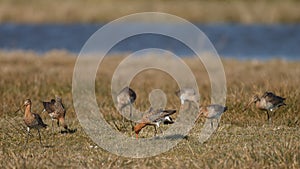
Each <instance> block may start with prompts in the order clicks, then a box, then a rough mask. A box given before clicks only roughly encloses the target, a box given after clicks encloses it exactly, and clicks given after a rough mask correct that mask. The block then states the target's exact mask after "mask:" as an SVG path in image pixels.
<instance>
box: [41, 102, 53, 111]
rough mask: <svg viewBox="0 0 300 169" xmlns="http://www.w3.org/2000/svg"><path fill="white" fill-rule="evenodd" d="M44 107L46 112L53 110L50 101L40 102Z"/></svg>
mask: <svg viewBox="0 0 300 169" xmlns="http://www.w3.org/2000/svg"><path fill="white" fill-rule="evenodd" d="M42 103H43V106H44V109H45V110H46V111H47V112H48V113H52V112H54V111H55V106H54V104H53V103H51V102H42Z"/></svg>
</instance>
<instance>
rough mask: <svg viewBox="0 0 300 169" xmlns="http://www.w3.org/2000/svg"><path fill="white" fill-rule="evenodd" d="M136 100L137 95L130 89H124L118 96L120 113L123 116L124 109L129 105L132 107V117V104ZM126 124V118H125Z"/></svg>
mask: <svg viewBox="0 0 300 169" xmlns="http://www.w3.org/2000/svg"><path fill="white" fill-rule="evenodd" d="M135 99H136V93H135V92H134V91H133V90H132V89H131V88H129V87H125V88H124V89H122V90H121V91H120V92H119V94H118V96H117V108H118V111H119V112H121V113H122V114H123V112H122V111H123V109H124V108H125V107H126V106H128V105H129V107H130V117H132V104H133V103H134V101H135ZM123 123H124V116H123Z"/></svg>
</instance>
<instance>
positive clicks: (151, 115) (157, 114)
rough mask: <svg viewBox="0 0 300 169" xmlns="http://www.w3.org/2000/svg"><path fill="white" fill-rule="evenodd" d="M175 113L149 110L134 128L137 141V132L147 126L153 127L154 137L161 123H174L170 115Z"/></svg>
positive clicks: (173, 111)
mask: <svg viewBox="0 0 300 169" xmlns="http://www.w3.org/2000/svg"><path fill="white" fill-rule="evenodd" d="M175 112H176V110H161V109H159V110H153V109H152V108H150V110H149V111H148V112H147V113H146V114H144V115H143V117H142V119H141V120H139V121H138V124H137V125H136V126H134V132H135V134H136V138H137V139H138V134H139V132H140V131H141V130H142V129H143V128H144V127H146V126H148V125H151V126H154V130H155V133H154V134H155V136H156V134H157V129H156V127H158V128H159V126H160V124H161V123H164V124H172V123H174V121H173V119H172V118H171V117H170V115H172V114H174V113H175ZM159 129H160V128H159ZM160 131H161V129H160ZM161 132H162V131H161Z"/></svg>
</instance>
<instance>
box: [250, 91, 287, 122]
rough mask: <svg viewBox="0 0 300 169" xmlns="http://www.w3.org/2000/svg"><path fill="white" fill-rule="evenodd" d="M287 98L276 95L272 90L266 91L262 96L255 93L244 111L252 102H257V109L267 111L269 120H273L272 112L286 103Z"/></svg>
mask: <svg viewBox="0 0 300 169" xmlns="http://www.w3.org/2000/svg"><path fill="white" fill-rule="evenodd" d="M284 100H285V98H283V97H280V96H277V95H275V94H274V93H272V92H265V93H264V94H263V95H262V96H261V97H259V96H258V95H254V97H253V98H252V100H251V101H250V103H249V104H248V105H247V106H246V108H245V109H244V111H245V110H246V109H247V108H248V107H249V106H250V105H251V104H252V103H255V106H256V108H257V109H259V110H262V111H266V112H267V118H268V121H269V122H271V121H272V120H271V117H270V112H275V111H276V110H277V109H278V108H279V107H281V106H284V105H286V104H285V103H284Z"/></svg>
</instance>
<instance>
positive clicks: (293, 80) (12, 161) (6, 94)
mask: <svg viewBox="0 0 300 169" xmlns="http://www.w3.org/2000/svg"><path fill="white" fill-rule="evenodd" d="M123 57H124V56H115V57H108V58H106V59H105V60H104V61H103V63H102V64H101V65H100V67H101V71H100V70H99V72H98V75H97V78H96V95H97V100H98V103H99V105H100V108H101V109H102V110H103V112H104V114H103V115H104V117H105V118H106V119H107V121H108V122H111V121H112V119H116V121H117V122H118V123H117V124H119V123H120V122H121V116H120V115H119V114H118V113H117V111H116V109H115V108H114V107H113V102H112V99H111V95H110V79H111V76H112V74H113V71H114V69H115V68H116V66H117V65H118V64H119V62H120V61H121V60H122V58H123ZM75 59H76V58H75V57H74V55H72V54H69V53H67V52H63V51H51V52H48V53H45V54H41V55H39V54H36V53H33V52H23V51H19V52H18V51H15V52H3V51H2V52H0V77H1V79H0V86H1V88H0V90H1V100H2V101H1V103H2V104H1V107H0V108H1V111H0V116H1V119H0V124H1V142H0V144H1V153H0V161H1V166H2V168H120V167H123V168H183V167H184V168H300V128H299V126H300V112H299V110H300V88H299V84H300V78H299V77H300V62H294V61H293V62H292V61H283V60H270V61H263V62H262V61H255V60H252V61H237V60H231V59H224V60H223V64H224V68H225V74H226V78H227V106H228V111H227V112H226V113H225V114H224V115H223V116H222V119H221V123H220V127H219V128H218V130H217V131H216V132H215V133H214V134H213V135H212V136H211V137H210V138H209V140H208V141H207V142H205V143H203V144H200V143H199V142H198V137H197V134H198V133H199V131H200V130H201V128H202V126H203V122H204V119H201V120H199V121H198V122H197V123H196V124H195V126H194V128H193V129H192V130H191V131H190V133H189V134H188V137H187V138H186V139H184V140H182V141H181V142H180V143H179V144H178V145H177V146H175V147H174V148H173V149H171V150H170V151H168V152H165V153H163V154H160V155H158V156H154V157H149V158H145V159H134V158H125V157H121V156H117V155H114V154H111V153H109V152H107V151H105V150H103V149H102V148H99V147H97V146H96V144H95V143H94V142H93V141H92V140H91V139H90V138H89V137H88V135H87V134H86V133H85V132H84V131H83V129H82V127H81V125H80V123H79V121H78V120H77V118H76V113H75V112H74V108H73V104H72V73H73V68H74V63H75ZM185 61H186V63H187V64H188V65H189V66H190V67H191V69H192V71H193V72H194V74H195V76H196V78H197V82H198V84H199V91H200V93H201V96H202V101H203V104H208V103H209V98H210V97H209V95H210V90H209V89H210V83H209V80H208V77H207V73H206V71H205V69H204V67H203V66H199V65H200V64H201V63H200V61H198V60H194V59H188V58H186V59H185ZM154 75H155V76H154ZM161 79H169V80H164V81H161ZM173 82H174V81H173V80H172V79H171V77H169V76H167V75H166V74H164V73H162V72H159V71H154V70H152V71H151V70H149V71H145V72H142V73H140V74H139V75H138V76H137V77H135V78H134V79H133V81H132V85H131V87H132V88H134V89H135V90H136V92H137V94H138V98H137V101H136V104H135V106H136V107H139V108H141V109H143V110H146V109H147V108H148V107H149V102H148V93H149V92H150V91H151V90H152V89H153V88H161V89H163V90H164V91H165V92H166V94H167V98H168V104H167V108H175V109H177V110H178V109H179V107H180V101H179V99H178V98H177V97H174V96H175V95H174V93H173V92H174V91H175V90H176V89H177V85H174V84H173ZM264 91H273V92H275V93H276V94H278V95H281V96H284V97H286V98H287V100H286V104H287V106H285V107H282V108H280V109H279V110H278V111H277V112H276V113H275V115H274V116H273V123H272V124H266V114H265V113H264V112H260V111H257V110H255V109H254V108H253V107H252V108H251V109H249V110H247V111H245V112H242V109H243V108H244V106H245V105H246V104H247V103H248V102H249V99H250V98H251V97H252V96H253V95H254V94H262V93H263V92H264ZM56 94H57V95H61V96H62V98H63V102H64V104H65V106H66V107H67V108H68V110H67V115H66V120H67V123H68V124H69V127H70V128H71V129H77V131H76V132H75V133H73V134H61V133H60V132H59V131H60V130H61V129H58V128H55V133H54V135H53V134H52V132H51V128H48V129H46V130H42V139H43V143H44V144H45V145H50V146H49V147H47V148H46V147H44V148H42V147H40V145H39V142H38V137H37V132H36V131H34V130H33V131H32V132H31V133H32V136H30V140H29V143H28V145H27V147H26V148H24V147H23V145H24V143H25V136H26V130H25V125H24V124H23V120H22V118H23V113H22V112H17V113H14V112H15V110H17V109H18V108H19V106H20V105H21V104H22V102H23V101H24V100H25V99H26V98H31V100H32V102H33V111H34V112H36V113H39V114H40V115H41V117H42V118H43V119H44V121H45V122H46V123H47V124H49V125H50V124H51V120H50V117H49V116H48V115H47V114H42V113H41V111H42V109H43V108H42V104H41V103H40V102H39V101H40V100H50V99H51V98H53V97H54V95H56ZM128 125H129V123H128ZM163 129H166V127H163ZM122 132H124V133H125V134H127V135H128V136H132V137H134V134H133V132H132V131H131V130H130V128H129V127H128V129H127V130H125V131H122ZM152 134H153V129H152V127H148V128H145V130H143V131H142V132H141V133H140V137H148V136H152Z"/></svg>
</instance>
